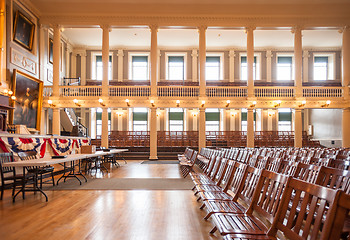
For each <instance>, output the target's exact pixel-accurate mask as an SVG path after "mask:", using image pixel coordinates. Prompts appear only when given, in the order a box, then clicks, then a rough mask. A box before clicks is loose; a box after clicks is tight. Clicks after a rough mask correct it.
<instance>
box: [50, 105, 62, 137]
mask: <svg viewBox="0 0 350 240" xmlns="http://www.w3.org/2000/svg"><path fill="white" fill-rule="evenodd" d="M52 134H54V135H58V136H60V135H61V118H60V108H53V109H52Z"/></svg>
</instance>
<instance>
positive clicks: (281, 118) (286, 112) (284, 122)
mask: <svg viewBox="0 0 350 240" xmlns="http://www.w3.org/2000/svg"><path fill="white" fill-rule="evenodd" d="M278 131H292V111H291V109H290V108H280V109H278Z"/></svg>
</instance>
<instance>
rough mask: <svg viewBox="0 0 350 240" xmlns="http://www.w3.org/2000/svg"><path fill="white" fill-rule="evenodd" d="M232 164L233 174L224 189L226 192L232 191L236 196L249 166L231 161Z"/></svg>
mask: <svg viewBox="0 0 350 240" xmlns="http://www.w3.org/2000/svg"><path fill="white" fill-rule="evenodd" d="M230 164H233V168H232V173H231V176H230V179H229V180H228V182H229V184H228V185H227V187H226V188H225V189H224V191H225V192H226V191H227V190H228V189H229V190H230V191H232V192H233V194H234V196H235V195H236V194H237V192H238V189H239V187H240V185H241V183H242V180H243V177H244V175H245V170H246V168H247V165H246V164H244V163H240V162H235V161H231V163H230Z"/></svg>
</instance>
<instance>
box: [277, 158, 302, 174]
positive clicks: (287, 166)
mask: <svg viewBox="0 0 350 240" xmlns="http://www.w3.org/2000/svg"><path fill="white" fill-rule="evenodd" d="M297 166H298V163H297V162H291V161H287V160H282V161H281V163H280V166H279V169H278V173H281V174H284V175H289V176H293V175H294V173H295V170H296V169H297Z"/></svg>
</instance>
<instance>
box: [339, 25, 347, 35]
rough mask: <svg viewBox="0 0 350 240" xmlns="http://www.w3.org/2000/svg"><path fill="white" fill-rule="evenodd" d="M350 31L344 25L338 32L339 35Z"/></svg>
mask: <svg viewBox="0 0 350 240" xmlns="http://www.w3.org/2000/svg"><path fill="white" fill-rule="evenodd" d="M349 30H350V25H345V26H343V27H342V28H340V29H339V30H338V32H339V33H340V34H342V33H344V31H349Z"/></svg>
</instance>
